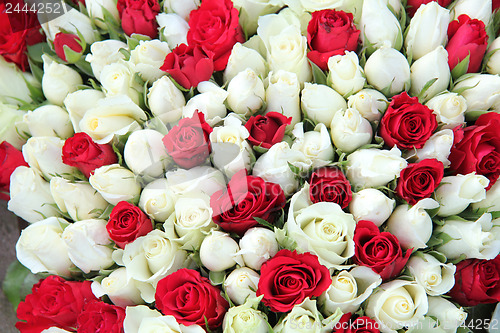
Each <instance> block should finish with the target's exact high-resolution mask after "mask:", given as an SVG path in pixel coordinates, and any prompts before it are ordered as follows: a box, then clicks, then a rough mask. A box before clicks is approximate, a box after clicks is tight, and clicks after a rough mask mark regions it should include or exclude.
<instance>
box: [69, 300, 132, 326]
mask: <svg viewBox="0 0 500 333" xmlns="http://www.w3.org/2000/svg"><path fill="white" fill-rule="evenodd" d="M124 320H125V309H124V308H121V307H119V306H116V305H111V304H107V303H104V302H101V301H93V302H89V303H87V304H86V305H85V308H84V309H83V311H82V313H81V314H80V316H78V326H77V330H78V333H95V332H106V333H122V332H123V321H124Z"/></svg>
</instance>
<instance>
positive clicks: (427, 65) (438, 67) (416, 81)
mask: <svg viewBox="0 0 500 333" xmlns="http://www.w3.org/2000/svg"><path fill="white" fill-rule="evenodd" d="M450 78H451V73H450V68H449V67H448V53H447V52H446V50H445V49H444V47H443V46H442V45H440V46H438V47H437V48H435V49H434V50H433V51H431V52H429V53H427V54H425V55H424V56H422V57H421V58H419V59H418V60H417V61H415V62H414V63H413V65H411V67H410V79H411V86H410V94H411V95H412V96H420V93H421V92H422V89H423V88H424V86H425V85H426V84H427V83H428V82H429V81H431V80H435V81H434V83H432V84H431V85H430V86H429V87H428V89H427V90H426V91H425V92H424V93H423V95H422V96H421V97H419V99H420V101H421V102H422V103H424V102H425V101H427V100H429V99H430V98H432V97H434V96H435V95H437V94H439V93H440V92H442V91H444V90H446V88H448V85H449V83H450Z"/></svg>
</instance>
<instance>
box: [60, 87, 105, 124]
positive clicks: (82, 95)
mask: <svg viewBox="0 0 500 333" xmlns="http://www.w3.org/2000/svg"><path fill="white" fill-rule="evenodd" d="M104 96H105V95H104V93H103V92H102V91H100V90H96V89H84V90H77V91H75V92H72V93H71V94H68V96H66V98H65V99H64V102H63V103H64V107H65V108H66V110H67V111H68V113H69V119H70V120H71V123H72V125H73V129H74V130H75V133H78V132H81V130H80V121H81V120H82V118H83V116H84V115H85V113H86V112H87V110H90V109H92V108H94V107H96V106H97V101H99V100H101V99H103V98H104Z"/></svg>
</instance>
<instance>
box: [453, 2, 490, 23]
mask: <svg viewBox="0 0 500 333" xmlns="http://www.w3.org/2000/svg"><path fill="white" fill-rule="evenodd" d="M492 12H493V10H492V1H491V0H457V2H456V3H455V4H454V5H453V19H454V20H457V19H458V17H459V16H460V15H462V14H465V15H467V16H469V17H470V18H471V19H478V20H481V21H483V22H484V24H485V25H488V23H489V22H490V19H491V14H492Z"/></svg>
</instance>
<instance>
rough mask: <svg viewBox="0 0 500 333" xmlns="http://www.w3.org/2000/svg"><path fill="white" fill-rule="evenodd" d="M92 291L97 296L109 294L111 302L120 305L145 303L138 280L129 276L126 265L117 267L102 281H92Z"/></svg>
mask: <svg viewBox="0 0 500 333" xmlns="http://www.w3.org/2000/svg"><path fill="white" fill-rule="evenodd" d="M92 292H93V293H94V295H95V296H96V297H102V296H103V295H108V297H109V299H110V300H111V302H113V304H114V305H116V306H120V307H127V306H130V305H136V304H141V303H144V301H143V300H142V298H141V292H140V290H139V289H138V288H137V285H136V281H134V280H133V279H129V278H128V274H127V269H126V268H125V267H120V268H118V269H115V270H114V271H113V272H111V274H109V275H108V276H107V277H105V278H104V279H102V281H101V282H97V281H94V282H92Z"/></svg>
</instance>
